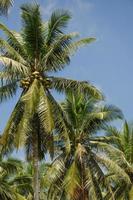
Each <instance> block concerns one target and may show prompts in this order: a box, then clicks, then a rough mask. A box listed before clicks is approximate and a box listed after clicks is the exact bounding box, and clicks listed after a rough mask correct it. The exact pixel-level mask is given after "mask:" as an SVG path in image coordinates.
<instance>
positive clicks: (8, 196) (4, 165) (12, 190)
mask: <svg viewBox="0 0 133 200" xmlns="http://www.w3.org/2000/svg"><path fill="white" fill-rule="evenodd" d="M21 169H22V163H21V161H19V160H17V159H13V158H8V159H4V158H3V157H2V156H0V199H1V200H26V199H25V198H24V197H23V196H22V195H23V194H22V188H23V189H24V188H25V187H27V186H28V177H27V179H26V176H25V179H24V177H22V176H21V178H20V176H19V178H18V173H19V171H20V170H21ZM22 183H23V184H22ZM29 187H30V185H29ZM20 188H21V191H20ZM25 190H26V188H25Z"/></svg>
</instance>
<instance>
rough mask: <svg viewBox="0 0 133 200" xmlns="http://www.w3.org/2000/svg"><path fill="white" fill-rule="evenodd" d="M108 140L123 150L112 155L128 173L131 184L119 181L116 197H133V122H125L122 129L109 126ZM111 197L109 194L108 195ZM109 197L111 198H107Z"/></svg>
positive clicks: (126, 198) (107, 129)
mask: <svg viewBox="0 0 133 200" xmlns="http://www.w3.org/2000/svg"><path fill="white" fill-rule="evenodd" d="M105 130H106V132H107V137H106V140H107V141H108V142H109V143H111V144H112V145H114V146H115V147H116V148H118V149H119V150H120V151H121V155H118V154H117V155H114V154H113V155H112V154H110V157H111V158H112V159H113V160H114V161H115V162H117V163H118V164H119V165H120V166H121V167H122V168H123V170H124V171H125V172H126V173H127V174H128V176H129V178H130V180H131V183H132V184H131V185H130V186H128V187H126V185H125V184H124V183H122V184H120V183H118V184H117V185H116V187H115V188H114V190H116V192H115V197H116V198H117V199H120V200H132V199H133V123H128V122H126V121H125V122H124V124H123V127H122V129H120V130H118V129H117V128H115V127H112V126H107V127H106V128H105ZM108 197H109V196H108ZM107 199H109V198H107Z"/></svg>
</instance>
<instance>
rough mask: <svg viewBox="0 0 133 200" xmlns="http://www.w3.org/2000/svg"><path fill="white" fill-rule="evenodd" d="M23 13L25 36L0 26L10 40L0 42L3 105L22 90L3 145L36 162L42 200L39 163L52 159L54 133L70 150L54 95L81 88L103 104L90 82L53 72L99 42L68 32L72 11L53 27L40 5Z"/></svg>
mask: <svg viewBox="0 0 133 200" xmlns="http://www.w3.org/2000/svg"><path fill="white" fill-rule="evenodd" d="M21 10H22V15H21V18H22V24H23V26H22V30H21V31H20V33H18V32H15V31H12V30H9V29H8V28H7V27H6V26H5V25H3V24H0V29H1V30H3V31H4V33H5V35H6V36H7V40H5V39H2V38H1V39H0V47H1V55H0V62H1V64H2V68H1V72H0V80H1V87H0V100H1V101H3V100H5V99H7V98H11V97H13V96H14V95H15V94H16V91H17V89H18V88H20V87H21V88H22V90H21V96H20V98H19V100H18V102H17V104H16V106H15V108H14V110H13V112H12V115H11V117H10V119H9V121H8V123H7V125H6V128H5V130H4V133H3V136H2V139H1V140H0V143H1V144H2V145H3V147H4V148H5V149H6V151H7V150H9V151H11V150H12V149H14V148H19V147H21V146H24V147H25V149H26V155H27V159H28V160H29V159H32V161H33V166H34V187H33V188H34V199H35V200H38V199H39V182H38V177H39V174H38V168H39V166H38V162H39V160H41V159H42V158H43V157H44V155H45V153H46V152H47V150H49V152H50V154H51V156H53V151H54V147H53V133H55V131H56V132H60V133H61V134H60V136H61V137H62V138H63V140H64V141H65V144H66V150H67V151H69V149H70V143H69V137H68V131H67V126H66V121H65V120H64V114H63V112H62V109H61V107H60V105H59V104H58V103H57V102H56V101H55V99H54V97H53V96H52V93H51V91H52V90H53V89H55V90H56V91H58V92H65V93H68V92H69V91H75V90H77V89H78V90H80V92H81V93H84V94H88V93H89V94H90V95H92V96H93V97H95V98H97V99H103V95H102V94H101V92H100V91H99V90H98V89H97V88H95V87H94V86H92V85H91V84H90V83H88V82H86V81H75V80H71V79H65V78H61V77H54V76H50V72H52V74H53V72H58V71H60V70H62V69H63V68H64V67H65V66H66V65H67V64H69V63H70V57H71V55H73V53H74V52H75V51H76V50H77V49H78V48H79V47H80V46H84V45H86V44H88V43H90V42H92V41H94V40H95V39H94V38H85V39H81V40H76V39H75V37H77V36H78V34H77V33H69V34H65V33H64V28H65V27H66V26H67V24H68V21H69V20H70V18H71V15H70V14H69V12H68V11H62V10H57V11H55V12H53V13H52V15H51V17H50V19H49V21H48V22H43V21H42V18H41V14H40V10H39V6H38V5H31V4H25V5H23V6H22V7H21ZM53 129H54V132H53V131H52V130H53Z"/></svg>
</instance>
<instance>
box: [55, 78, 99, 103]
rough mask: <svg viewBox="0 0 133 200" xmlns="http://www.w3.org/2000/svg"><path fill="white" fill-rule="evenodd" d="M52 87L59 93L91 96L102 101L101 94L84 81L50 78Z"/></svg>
mask: <svg viewBox="0 0 133 200" xmlns="http://www.w3.org/2000/svg"><path fill="white" fill-rule="evenodd" d="M52 87H53V88H55V89H56V90H57V91H59V92H66V93H69V92H75V91H77V92H81V93H83V94H85V95H92V96H93V97H94V98H96V99H100V100H102V99H103V94H102V93H101V92H100V91H99V90H98V89H97V88H96V87H94V86H92V85H91V84H90V83H88V82H86V81H75V80H71V79H64V78H56V77H52Z"/></svg>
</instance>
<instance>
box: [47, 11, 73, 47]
mask: <svg viewBox="0 0 133 200" xmlns="http://www.w3.org/2000/svg"><path fill="white" fill-rule="evenodd" d="M70 19H71V14H70V13H69V12H68V11H65V10H56V11H54V12H53V13H52V15H51V18H50V20H49V23H48V37H47V42H46V44H47V45H49V44H51V43H52V42H54V41H55V39H56V38H58V37H59V36H60V35H62V34H63V32H62V30H63V29H64V28H65V27H66V26H67V24H68V22H69V20H70Z"/></svg>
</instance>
